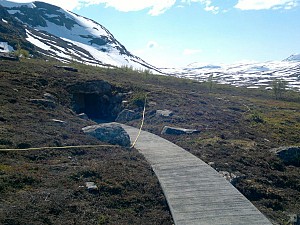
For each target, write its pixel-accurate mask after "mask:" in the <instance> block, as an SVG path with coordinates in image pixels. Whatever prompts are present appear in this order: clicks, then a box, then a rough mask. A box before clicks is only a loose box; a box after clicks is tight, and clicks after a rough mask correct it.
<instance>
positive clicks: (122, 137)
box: [82, 123, 130, 147]
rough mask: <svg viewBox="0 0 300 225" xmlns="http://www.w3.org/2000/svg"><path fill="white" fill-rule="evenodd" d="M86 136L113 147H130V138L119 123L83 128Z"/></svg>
mask: <svg viewBox="0 0 300 225" xmlns="http://www.w3.org/2000/svg"><path fill="white" fill-rule="evenodd" d="M82 130H83V132H84V133H85V134H89V135H91V136H93V137H95V138H97V139H98V140H100V141H103V142H107V143H110V144H113V145H121V146H124V147H128V146H130V137H129V135H128V134H127V132H126V131H125V130H124V129H123V128H122V127H121V125H119V124H117V123H104V124H98V125H93V126H88V127H84V128H82Z"/></svg>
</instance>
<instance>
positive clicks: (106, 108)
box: [73, 93, 117, 121]
mask: <svg viewBox="0 0 300 225" xmlns="http://www.w3.org/2000/svg"><path fill="white" fill-rule="evenodd" d="M73 101H74V110H75V112H76V113H78V114H80V113H85V114H86V115H87V116H88V117H89V118H90V119H92V120H101V121H114V120H115V119H116V116H117V115H116V112H115V110H114V109H115V106H114V105H113V104H112V101H111V100H110V97H109V96H107V95H100V94H97V93H77V94H73Z"/></svg>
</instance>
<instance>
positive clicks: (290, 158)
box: [271, 146, 300, 166]
mask: <svg viewBox="0 0 300 225" xmlns="http://www.w3.org/2000/svg"><path fill="white" fill-rule="evenodd" d="M271 152H273V153H275V154H276V155H277V156H278V157H279V158H280V159H282V161H283V162H284V163H286V164H288V165H293V166H300V146H289V147H281V148H276V149H272V150H271Z"/></svg>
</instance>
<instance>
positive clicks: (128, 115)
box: [116, 109, 141, 122]
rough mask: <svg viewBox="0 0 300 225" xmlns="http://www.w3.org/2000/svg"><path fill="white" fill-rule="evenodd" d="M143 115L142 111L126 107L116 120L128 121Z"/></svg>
mask: <svg viewBox="0 0 300 225" xmlns="http://www.w3.org/2000/svg"><path fill="white" fill-rule="evenodd" d="M140 117H141V113H140V112H135V111H134V110H129V109H124V110H123V111H122V112H120V113H119V115H118V117H117V119H116V122H128V121H132V120H135V119H139V118H140Z"/></svg>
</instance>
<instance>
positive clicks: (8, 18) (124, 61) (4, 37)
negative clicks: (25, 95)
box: [0, 0, 157, 70]
mask: <svg viewBox="0 0 300 225" xmlns="http://www.w3.org/2000/svg"><path fill="white" fill-rule="evenodd" d="M0 42H2V43H5V42H7V43H8V46H9V48H16V47H15V46H16V45H17V43H20V45H21V47H22V48H24V49H26V50H28V51H29V52H30V53H31V54H33V55H45V56H50V57H53V58H56V59H59V60H61V61H63V62H69V61H73V60H74V61H78V62H82V63H85V64H91V65H112V66H128V67H133V68H138V69H153V70H157V69H156V68H155V67H154V66H152V65H150V64H148V63H146V62H145V61H143V60H142V59H141V58H139V57H137V56H135V55H133V54H131V53H130V52H129V51H128V50H127V49H126V48H125V47H124V46H123V45H122V44H121V43H120V42H119V41H117V40H116V39H115V38H114V36H113V35H112V34H111V33H110V32H109V31H108V30H107V29H106V28H105V27H103V26H102V25H101V24H99V23H97V22H95V21H93V20H90V19H88V18H85V17H82V16H79V15H77V14H75V13H72V12H70V11H66V10H64V9H62V8H59V7H57V6H54V5H51V4H48V3H44V2H38V1H35V2H32V3H15V2H9V1H6V0H0ZM2 45H3V44H2Z"/></svg>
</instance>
